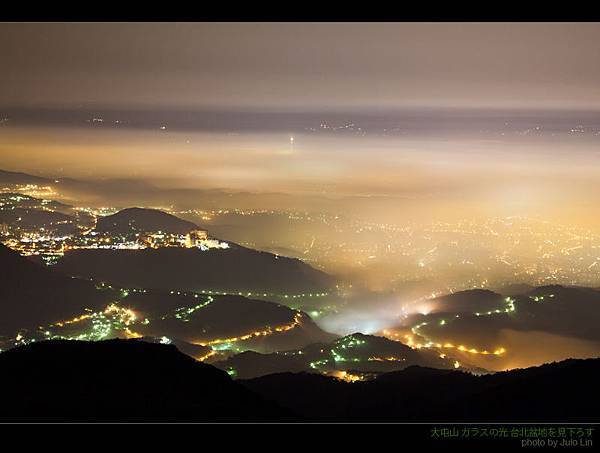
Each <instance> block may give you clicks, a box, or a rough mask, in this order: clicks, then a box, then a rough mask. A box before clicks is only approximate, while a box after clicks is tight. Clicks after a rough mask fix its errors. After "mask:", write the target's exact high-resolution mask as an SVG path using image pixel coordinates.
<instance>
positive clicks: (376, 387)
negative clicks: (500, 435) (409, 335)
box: [239, 359, 600, 422]
mask: <svg viewBox="0 0 600 453" xmlns="http://www.w3.org/2000/svg"><path fill="white" fill-rule="evenodd" d="M599 379H600V359H587V360H566V361H563V362H559V363H553V364H548V365H544V366H541V367H536V368H527V369H522V370H514V371H508V372H503V373H497V374H493V375H485V376H474V375H471V374H468V373H463V372H460V371H452V370H436V369H431V368H421V367H417V366H414V367H409V368H407V369H405V370H403V371H398V372H393V373H386V374H383V375H380V376H379V377H378V378H376V379H374V380H372V381H366V382H356V383H352V384H350V383H345V382H342V381H339V380H334V379H332V378H328V377H325V376H321V375H315V374H307V373H300V374H291V373H284V374H273V375H269V376H264V377H262V378H256V379H252V380H247V381H239V382H242V383H243V384H244V385H245V386H246V387H248V388H249V389H251V390H253V391H255V392H257V393H259V394H261V395H262V396H263V397H265V398H267V399H270V400H273V401H277V402H278V403H279V404H281V405H282V406H285V407H288V408H290V409H292V410H294V411H295V412H297V413H298V414H300V415H301V416H303V417H304V418H305V419H309V420H324V421H326V420H328V421H334V420H335V421H341V420H347V421H437V422H441V421H453V422H459V421H478V422H484V421H490V422H492V421H493V422H500V421H503V422H519V421H520V422H535V421H565V420H568V421H569V422H577V421H581V422H583V421H586V422H598V421H600V413H599V412H598V407H599V405H600V392H599V391H598V388H597V385H598V384H597V383H598V380H599Z"/></svg>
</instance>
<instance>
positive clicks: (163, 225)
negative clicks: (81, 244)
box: [95, 208, 198, 234]
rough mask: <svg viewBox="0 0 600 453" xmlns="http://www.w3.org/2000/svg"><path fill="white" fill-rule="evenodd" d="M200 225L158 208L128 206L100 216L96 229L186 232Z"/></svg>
mask: <svg viewBox="0 0 600 453" xmlns="http://www.w3.org/2000/svg"><path fill="white" fill-rule="evenodd" d="M197 229H198V225H196V224H195V223H192V222H188V221H187V220H183V219H180V218H179V217H175V216H174V215H171V214H168V213H166V212H163V211H159V210H157V209H146V208H127V209H123V210H121V211H119V212H117V213H116V214H113V215H109V216H106V217H100V218H99V219H98V223H97V224H96V228H95V230H96V231H97V232H100V233H108V234H130V233H136V232H137V233H144V232H158V231H162V232H163V233H171V234H186V233H189V232H190V231H193V230H197Z"/></svg>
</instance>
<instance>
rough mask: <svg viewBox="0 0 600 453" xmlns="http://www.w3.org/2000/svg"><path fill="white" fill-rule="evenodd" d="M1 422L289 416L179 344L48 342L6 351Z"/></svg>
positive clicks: (1, 366)
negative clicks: (191, 356) (194, 356)
mask: <svg viewBox="0 0 600 453" xmlns="http://www.w3.org/2000/svg"><path fill="white" fill-rule="evenodd" d="M0 388H2V389H10V391H6V390H4V391H3V392H2V393H0V420H1V421H246V420H268V419H271V420H284V419H286V418H289V416H290V413H289V411H285V410H282V409H281V408H279V407H278V406H277V405H276V404H274V403H270V402H267V401H265V400H264V399H262V398H261V397H259V396H257V395H256V394H254V393H253V392H251V391H249V390H247V389H246V388H244V387H243V386H241V385H239V384H237V383H235V382H233V381H232V380H231V379H230V378H229V376H228V375H227V373H225V372H223V371H220V370H217V369H216V368H214V367H211V366H209V365H204V364H202V363H199V362H197V361H195V360H194V359H192V358H190V357H188V356H186V355H184V354H182V353H180V352H179V351H177V349H176V348H175V347H174V346H168V345H160V344H151V343H145V342H141V341H135V340H129V341H126V340H109V341H102V342H79V341H47V342H41V343H33V344H30V345H28V346H24V347H19V348H15V349H12V350H10V351H7V352H4V353H2V354H0Z"/></svg>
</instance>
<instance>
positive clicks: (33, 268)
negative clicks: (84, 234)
mask: <svg viewBox="0 0 600 453" xmlns="http://www.w3.org/2000/svg"><path fill="white" fill-rule="evenodd" d="M0 269H1V270H2V271H1V272H0V306H1V309H2V316H0V336H12V335H14V334H16V332H17V331H18V330H19V329H21V328H35V327H37V326H38V325H40V324H47V323H49V322H53V321H57V320H60V319H65V318H67V319H68V318H71V317H73V316H75V315H79V314H80V313H81V312H82V311H83V310H84V309H85V308H91V309H95V308H100V307H103V306H104V305H105V304H106V303H107V302H108V301H109V297H110V295H109V294H108V293H106V292H104V293H102V292H99V291H97V290H96V289H95V287H94V285H93V284H92V283H90V282H88V281H83V280H78V279H74V278H70V277H66V276H63V275H61V274H58V273H56V272H54V271H52V270H50V269H48V268H45V267H42V266H41V265H39V264H36V263H33V262H31V261H30V260H28V259H26V258H24V257H22V256H20V255H19V254H18V253H17V252H15V251H13V250H10V249H9V248H7V247H5V246H4V245H2V244H0Z"/></svg>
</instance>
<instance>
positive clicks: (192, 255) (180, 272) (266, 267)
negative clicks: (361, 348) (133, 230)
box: [56, 244, 333, 294]
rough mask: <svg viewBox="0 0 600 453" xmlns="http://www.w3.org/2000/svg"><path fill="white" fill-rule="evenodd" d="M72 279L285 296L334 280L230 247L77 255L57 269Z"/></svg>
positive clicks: (328, 284)
mask: <svg viewBox="0 0 600 453" xmlns="http://www.w3.org/2000/svg"><path fill="white" fill-rule="evenodd" d="M56 267H57V269H60V270H61V271H62V272H64V273H66V274H68V275H74V276H82V277H85V278H94V279H95V280H98V281H105V282H110V283H114V284H117V285H120V286H136V287H143V288H178V289H181V290H188V291H196V290H203V289H215V290H229V291H265V292H277V293H280V294H290V293H302V292H317V291H323V290H327V289H329V288H330V287H331V286H332V285H333V279H332V278H331V276H329V275H327V274H325V273H324V272H321V271H319V270H317V269H314V268H312V267H310V266H309V265H307V264H305V263H303V262H302V261H300V260H298V259H295V258H286V257H282V256H277V255H273V254H271V253H267V252H260V251H257V250H252V249H248V248H245V247H242V246H239V245H235V244H230V247H229V248H228V249H209V250H205V251H202V250H200V249H197V248H181V247H169V248H159V249H144V250H99V249H98V250H93V249H90V250H72V251H69V252H67V253H66V254H65V256H64V257H63V258H62V259H61V260H59V262H58V263H57V264H56Z"/></svg>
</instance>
